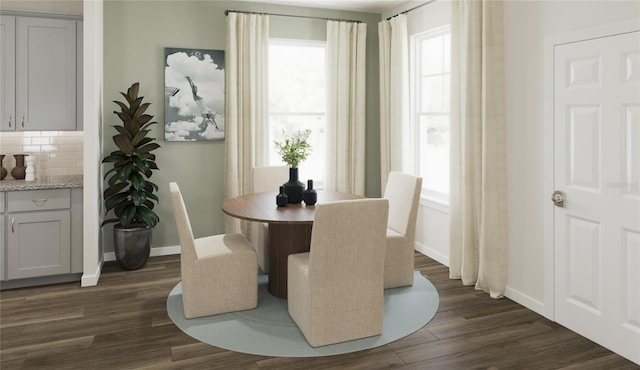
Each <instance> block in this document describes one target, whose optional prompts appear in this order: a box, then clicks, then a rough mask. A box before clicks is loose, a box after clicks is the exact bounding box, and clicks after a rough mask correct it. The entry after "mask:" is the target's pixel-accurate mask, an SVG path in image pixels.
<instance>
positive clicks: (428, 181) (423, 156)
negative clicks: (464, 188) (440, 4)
mask: <svg viewBox="0 0 640 370" xmlns="http://www.w3.org/2000/svg"><path fill="white" fill-rule="evenodd" d="M450 44H451V34H450V31H449V27H448V26H446V27H441V28H438V29H436V30H432V31H429V32H425V33H421V34H418V35H416V36H413V38H412V52H413V54H412V56H413V63H412V67H413V68H412V69H413V76H415V78H414V79H413V81H414V86H413V99H412V106H413V109H412V111H413V117H412V121H413V124H414V130H415V133H416V135H415V138H416V140H417V143H416V148H417V149H416V166H417V172H418V174H419V175H420V176H422V178H423V182H422V188H423V189H422V190H423V191H422V193H423V194H424V195H427V196H430V197H433V198H438V199H441V200H443V201H447V200H448V195H449V115H450V114H449V112H450V104H449V85H450V84H449V81H450V77H449V76H450V55H451V48H450Z"/></svg>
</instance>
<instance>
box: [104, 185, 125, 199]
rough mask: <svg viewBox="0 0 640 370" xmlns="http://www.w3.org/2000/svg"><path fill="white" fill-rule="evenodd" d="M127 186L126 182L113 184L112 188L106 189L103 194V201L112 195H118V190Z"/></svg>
mask: <svg viewBox="0 0 640 370" xmlns="http://www.w3.org/2000/svg"><path fill="white" fill-rule="evenodd" d="M127 185H128V184H127V183H126V182H121V183H118V184H114V185H113V186H110V187H108V188H107V189H106V190H105V191H104V193H103V197H104V199H107V198H109V197H110V196H112V195H114V194H116V193H119V192H120V190H122V189H124V188H126V187H127Z"/></svg>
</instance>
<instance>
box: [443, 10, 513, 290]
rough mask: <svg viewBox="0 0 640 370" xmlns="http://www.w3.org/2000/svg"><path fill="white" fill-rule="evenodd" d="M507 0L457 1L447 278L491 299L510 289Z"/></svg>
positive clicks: (453, 30)
mask: <svg viewBox="0 0 640 370" xmlns="http://www.w3.org/2000/svg"><path fill="white" fill-rule="evenodd" d="M502 24H503V14H502V1H497V0H488V1H475V0H461V1H454V2H452V20H451V50H452V55H451V58H452V59H451V63H452V64H451V199H450V204H451V216H450V217H451V218H450V221H451V223H450V227H451V228H450V248H449V263H450V267H449V274H450V277H451V278H453V279H462V282H463V283H464V284H465V285H472V284H475V287H476V289H478V290H483V291H485V292H487V293H489V294H490V295H491V297H493V298H499V297H502V295H503V294H504V291H505V288H506V284H507V201H506V199H507V185H506V183H507V173H506V155H507V153H506V119H505V108H504V104H505V99H504V77H503V71H504V60H503V30H502V27H503V26H502Z"/></svg>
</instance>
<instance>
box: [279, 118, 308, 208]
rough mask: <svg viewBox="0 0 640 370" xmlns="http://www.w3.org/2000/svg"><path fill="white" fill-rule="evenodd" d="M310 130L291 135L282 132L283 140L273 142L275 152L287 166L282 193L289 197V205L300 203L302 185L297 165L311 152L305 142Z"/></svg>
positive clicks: (302, 190)
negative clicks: (287, 170)
mask: <svg viewBox="0 0 640 370" xmlns="http://www.w3.org/2000/svg"><path fill="white" fill-rule="evenodd" d="M310 134H311V130H304V131H298V132H296V133H295V134H293V135H288V134H287V133H286V132H284V131H283V132H282V136H283V140H282V141H274V144H275V145H276V150H277V151H278V154H280V157H281V158H282V161H283V162H284V163H286V164H288V165H289V181H288V182H286V183H284V184H283V186H284V193H285V194H287V196H288V197H289V203H290V204H300V202H302V192H304V184H303V183H302V182H300V181H298V165H299V164H300V162H302V161H304V160H305V159H307V156H308V155H309V153H310V152H311V146H310V145H309V142H308V141H307V140H308V139H309V135H310Z"/></svg>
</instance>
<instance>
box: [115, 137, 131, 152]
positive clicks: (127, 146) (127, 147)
mask: <svg viewBox="0 0 640 370" xmlns="http://www.w3.org/2000/svg"><path fill="white" fill-rule="evenodd" d="M113 141H114V142H115V143H116V145H117V146H118V148H120V150H122V151H123V152H125V153H126V154H131V153H133V150H134V148H133V145H131V141H130V140H129V138H128V137H126V136H125V135H122V134H119V135H115V136H114V137H113Z"/></svg>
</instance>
